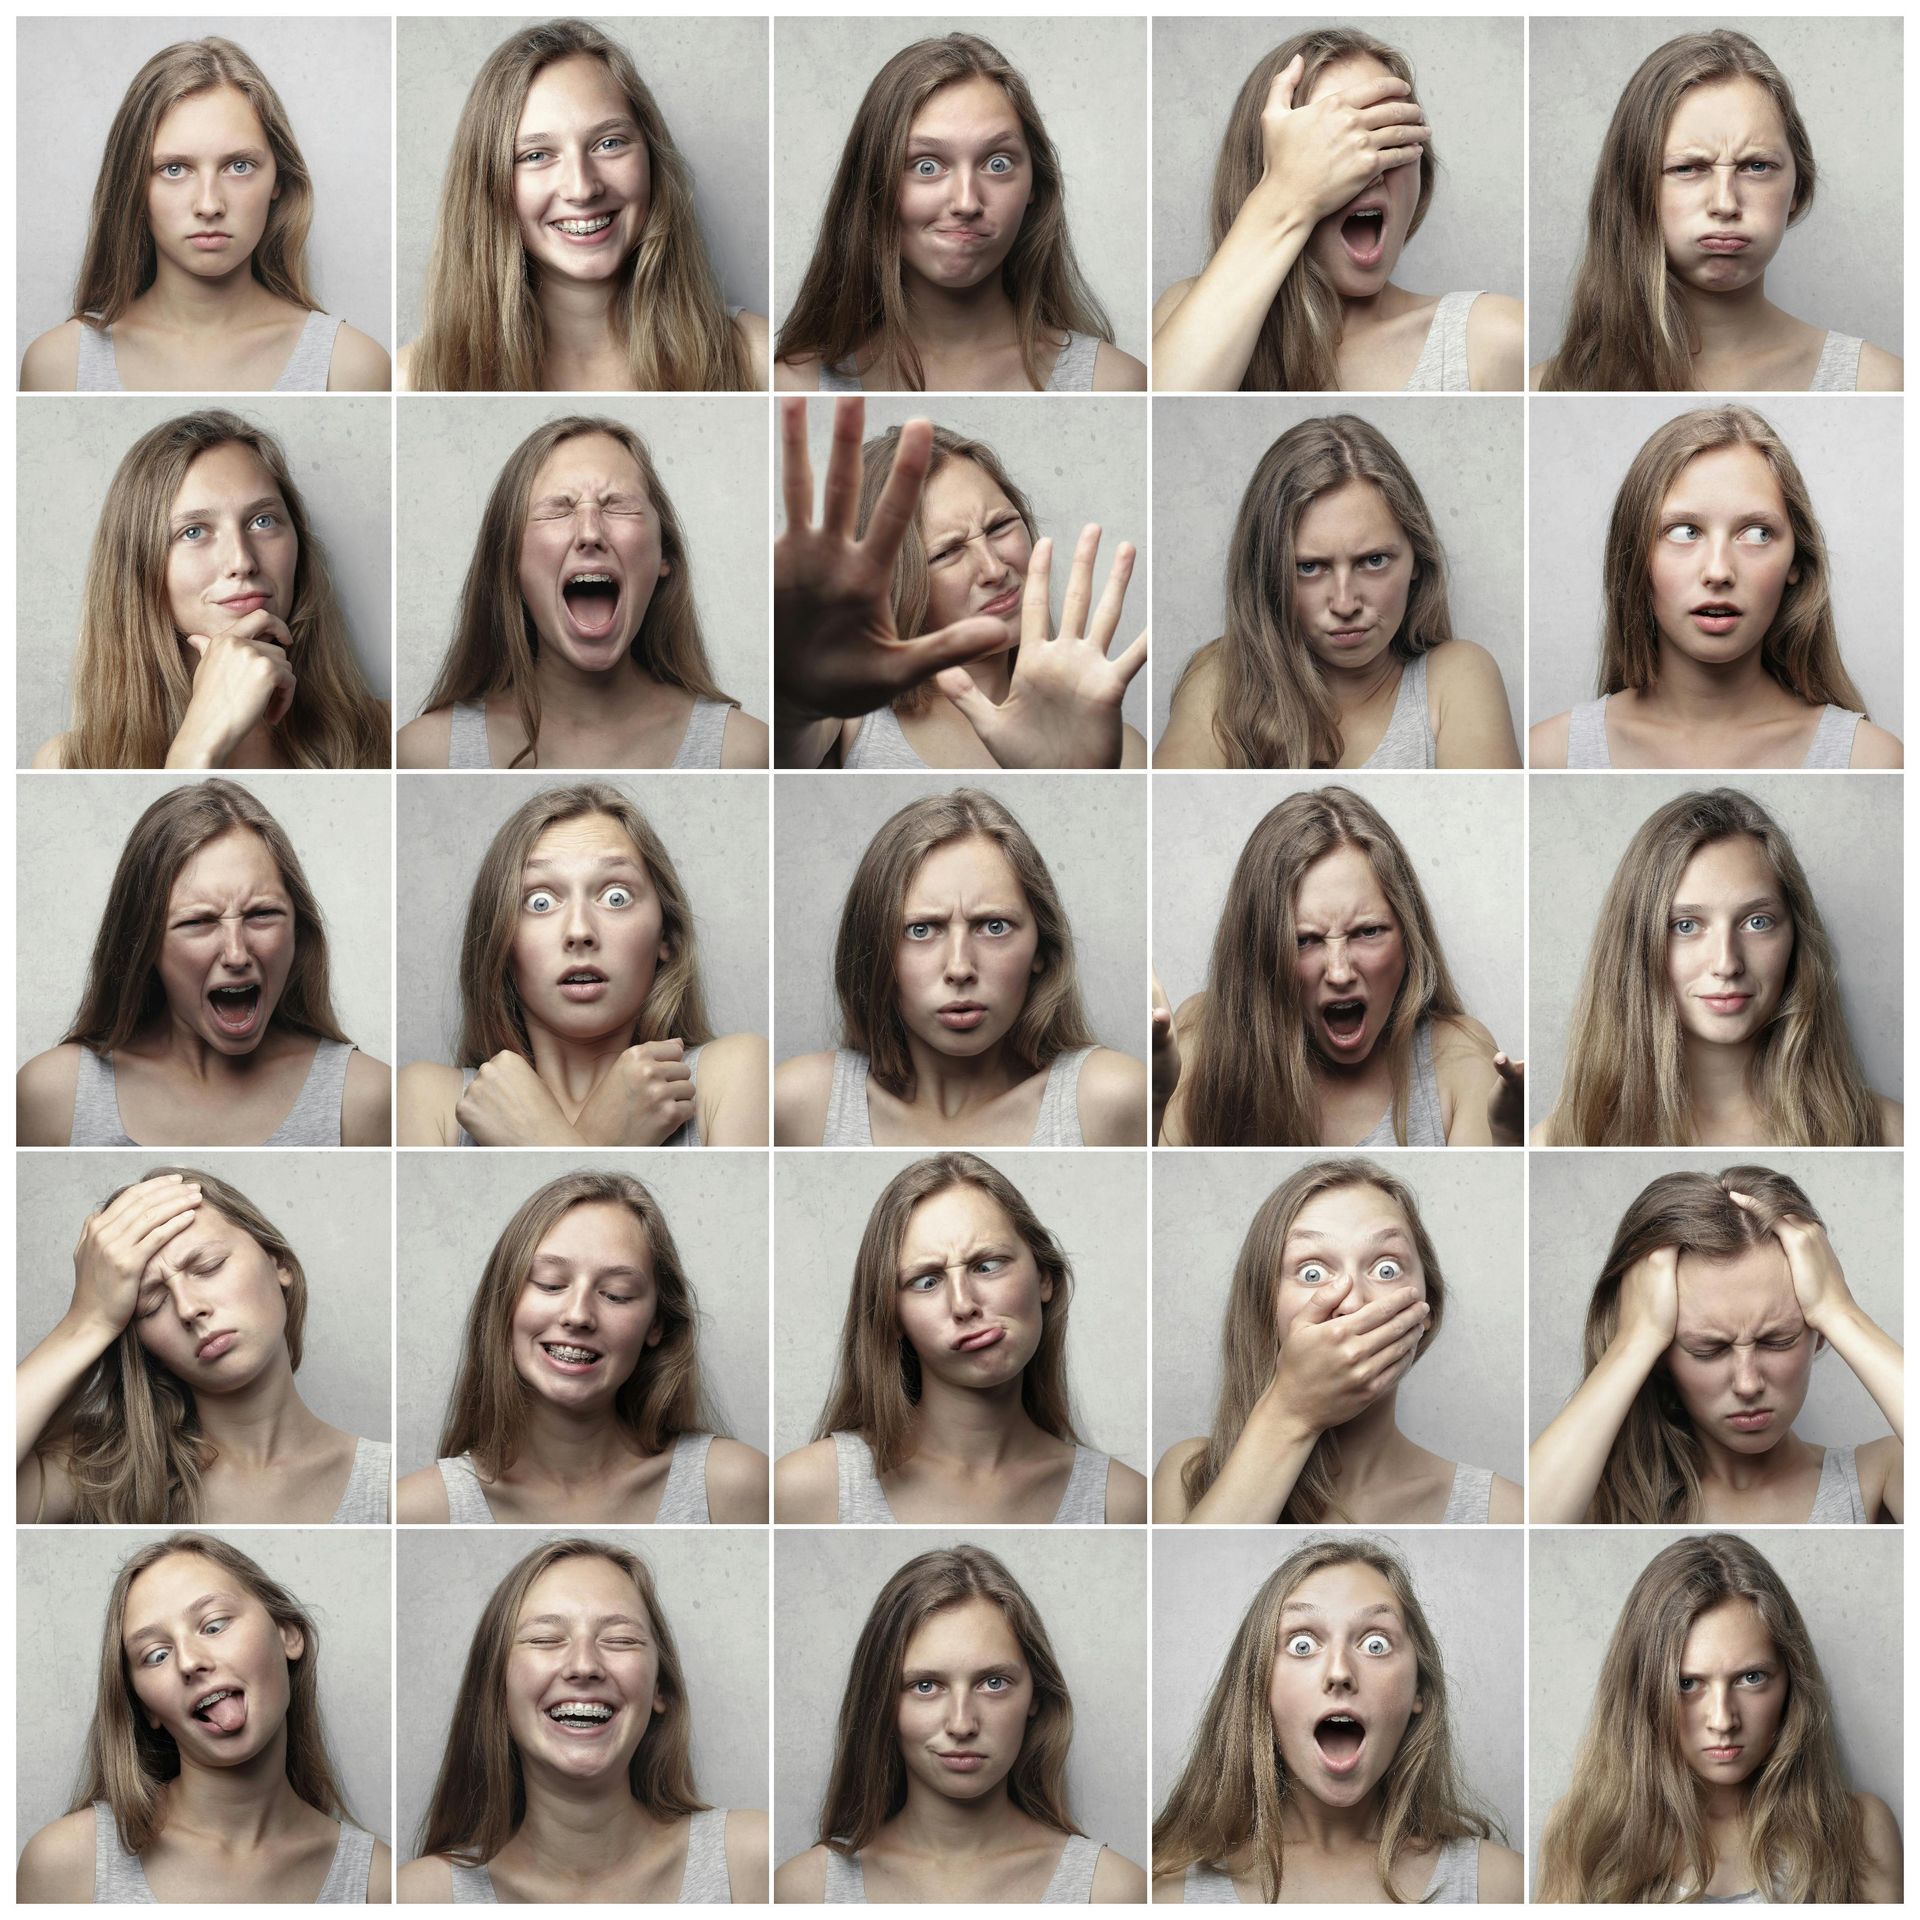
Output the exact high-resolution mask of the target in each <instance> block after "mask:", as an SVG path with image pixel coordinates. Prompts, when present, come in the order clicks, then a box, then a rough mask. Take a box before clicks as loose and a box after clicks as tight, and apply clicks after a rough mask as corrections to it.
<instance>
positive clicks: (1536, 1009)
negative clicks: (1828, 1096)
mask: <svg viewBox="0 0 1920 1920" xmlns="http://www.w3.org/2000/svg"><path fill="white" fill-rule="evenodd" d="M1723 784H1725V785H1732V786H1733V787H1735V788H1737V789H1738V790H1739V791H1740V792H1742V793H1744V794H1747V795H1749V796H1750V797H1751V798H1753V799H1755V800H1757V801H1759V803H1760V804H1761V805H1762V806H1763V807H1765V808H1766V810H1767V811H1768V812H1769V813H1770V814H1772V815H1773V817H1774V819H1775V820H1776V821H1778V822H1779V824H1780V826H1781V827H1782V828H1783V829H1784V831H1785V832H1786V835H1787V838H1788V839H1789V840H1791V841H1792V842H1793V850H1794V852H1795V854H1796V855H1798V857H1799V861H1800V865H1801V868H1802V870H1803V871H1804V872H1805V873H1806V875H1807V881H1808V884H1809V885H1810V886H1811V887H1812V888H1813V898H1814V904H1815V905H1816V906H1817V907H1818V908H1819V909H1820V919H1821V923H1822V924H1823V925H1824V926H1825V927H1826V930H1827V939H1828V940H1829V942H1830V943H1831V944H1832V947H1833V951H1834V957H1835V959H1836V961H1837V963H1838V966H1839V973H1840V1002H1841V1005H1842V1007H1843V1008H1844V1010H1845V1012H1846V1016H1847V1031H1848V1032H1849V1033H1850V1034H1851V1035H1852V1036H1853V1047H1854V1053H1855V1056H1856V1057H1857V1058H1858V1060H1859V1062H1860V1070H1861V1072H1863V1073H1864V1074H1865V1075H1866V1078H1867V1084H1868V1085H1869V1086H1870V1087H1872V1088H1873V1090H1874V1091H1875V1092H1876V1093H1884V1094H1886V1095H1887V1096H1888V1098H1889V1099H1893V1100H1898V1099H1899V1098H1900V1097H1901V1087H1902V1085H1903V1081H1902V1077H1901V1062H1902V1060H1903V1059H1904V1057H1905V1056H1904V1055H1903V1054H1902V1052H1901V1034H1902V1032H1903V1030H1904V1025H1905V1008H1906V1003H1905V997H1904V994H1903V992H1902V988H1901V972H1900V953H1901V928H1902V926H1903V924H1904V922H1903V921H1902V919H1901V899H1902V892H1901V875H1902V867H1901V859H1900V780H1899V777H1898V776H1897V775H1892V774H1889V775H1873V774H1851V775H1849V776H1848V777H1847V778H1846V779H1844V780H1839V779H1833V780H1806V779H1802V778H1800V777H1799V776H1798V775H1795V774H1791V773H1742V774H1738V775H1735V776H1734V777H1733V778H1732V779H1731V780H1730V781H1727V782H1722V781H1718V780H1715V779H1714V778H1713V776H1711V775H1709V774H1699V773H1693V774H1678V773H1608V774H1577V773H1571V774H1559V773H1547V774H1534V775H1532V776H1530V777H1529V780H1528V786H1529V792H1528V795H1527V798H1528V801H1529V802H1530V805H1529V808H1528V817H1529V821H1530V824H1531V830H1532V841H1531V849H1532V852H1531V861H1530V867H1531V880H1532V886H1531V891H1530V894H1529V911H1530V913H1531V915H1532V943H1531V958H1530V963H1529V964H1530V968H1531V978H1530V986H1531V988H1532V995H1531V1002H1530V1006H1529V1015H1530V1026H1531V1032H1530V1036H1529V1038H1530V1045H1531V1051H1530V1052H1529V1053H1528V1055H1527V1107H1528V1111H1529V1113H1530V1115H1531V1117H1532V1119H1534V1120H1541V1119H1544V1118H1545V1117H1546V1115H1547V1114H1548V1113H1550V1112H1551V1111H1552V1109H1553V1103H1554V1101H1555V1100H1556V1099H1557V1098H1558V1097H1559V1093H1560V1076H1561V1074H1562V1073H1564V1072H1565V1070H1566V1062H1567V1031H1568V1028H1569V1026H1570V1025H1571V1023H1572V1020H1573V1007H1574V1002H1575V1001H1576V1000H1577V999H1578V998H1579V994H1580V981H1581V977H1582V975H1583V974H1584V973H1585V971H1586V964H1587V949H1588V948H1589V947H1590V946H1591V945H1592V942H1593V929H1594V925H1595V922H1596V921H1597V920H1598V919H1599V917H1600V903H1601V901H1602V900H1604V899H1605V898H1606V892H1607V888H1608V887H1609V886H1611V885H1612V883H1613V876H1614V871H1615V869H1616V868H1617V867H1618V866H1619V864H1620V859H1621V856H1622V855H1623V854H1624V853H1625V852H1626V850H1627V844H1628V842H1629V841H1631V840H1632V838H1633V836H1634V835H1635V834H1636V833H1637V832H1638V831H1639V830H1640V828H1641V827H1642V826H1643V825H1644V824H1645V822H1646V820H1647V818H1648V816H1649V815H1651V814H1653V813H1655V812H1656V811H1658V809H1659V808H1661V807H1663V806H1665V805H1666V803H1667V802H1668V801H1669V800H1673V799H1676V798H1678V796H1679V795H1681V794H1683V793H1701V792H1705V791H1707V790H1708V789H1710V788H1712V787H1715V786H1718V785H1723Z"/></svg>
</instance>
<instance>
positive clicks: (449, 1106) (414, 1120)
mask: <svg viewBox="0 0 1920 1920" xmlns="http://www.w3.org/2000/svg"><path fill="white" fill-rule="evenodd" d="M465 1084H466V1082H465V1078H464V1076H463V1075H462V1074H461V1071H460V1069H459V1068H458V1067H448V1066H443V1065H441V1063H440V1062H439V1061H438V1060H415V1061H412V1062H410V1063H409V1064H408V1065H406V1066H404V1067H402V1068H401V1069H400V1080H399V1096H400V1097H399V1101H398V1106H399V1110H400V1144H401V1145H402V1146H403V1147H450V1146H452V1145H453V1144H454V1143H455V1142H456V1141H457V1140H458V1139H459V1138H460V1132H459V1129H458V1128H457V1127H456V1126H455V1125H454V1121H453V1115H454V1109H455V1108H456V1107H458V1106H459V1104H460V1092H461V1089H462V1087H463V1086H464V1085H465Z"/></svg>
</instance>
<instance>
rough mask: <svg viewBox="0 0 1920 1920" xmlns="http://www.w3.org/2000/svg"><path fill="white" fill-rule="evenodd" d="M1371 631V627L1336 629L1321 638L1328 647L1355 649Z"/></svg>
mask: <svg viewBox="0 0 1920 1920" xmlns="http://www.w3.org/2000/svg"><path fill="white" fill-rule="evenodd" d="M1372 631H1373V629H1372V628H1371V627H1336V628H1335V629H1334V630H1333V632H1331V633H1329V634H1326V635H1324V636H1323V637H1324V638H1325V640H1326V642H1327V644H1328V645H1329V646H1334V647H1357V646H1358V645H1359V644H1360V643H1361V642H1362V641H1363V640H1365V639H1366V637H1367V636H1368V635H1369V634H1370V633H1372Z"/></svg>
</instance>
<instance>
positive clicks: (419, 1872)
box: [398, 1853, 453, 1907]
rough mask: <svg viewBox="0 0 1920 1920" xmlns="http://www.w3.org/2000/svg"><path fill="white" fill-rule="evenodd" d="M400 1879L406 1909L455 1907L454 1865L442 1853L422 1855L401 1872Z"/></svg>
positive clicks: (408, 1863)
mask: <svg viewBox="0 0 1920 1920" xmlns="http://www.w3.org/2000/svg"><path fill="white" fill-rule="evenodd" d="M398 1879H399V1893H400V1904H401V1905H402V1906H403V1907H423V1906H441V1907H445V1906H451V1905H452V1904H453V1866H452V1863H451V1862H450V1861H449V1860H448V1859H447V1857H446V1855H445V1854H443V1853H427V1854H422V1855H421V1856H420V1858H419V1859H418V1860H409V1861H408V1862H407V1864H406V1865H405V1866H404V1867H402V1868H401V1869H400V1872H399V1876H398Z"/></svg>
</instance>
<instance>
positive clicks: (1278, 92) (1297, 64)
mask: <svg viewBox="0 0 1920 1920" xmlns="http://www.w3.org/2000/svg"><path fill="white" fill-rule="evenodd" d="M1306 70H1307V61H1306V56H1305V55H1304V54H1299V53H1296V54H1295V55H1294V56H1293V58H1292V59H1291V60H1289V61H1288V62H1287V64H1286V65H1285V66H1284V67H1282V68H1281V69H1280V71H1279V72H1278V73H1276V74H1275V75H1274V76H1273V85H1272V86H1270V87H1269V88H1268V89H1267V105H1268V107H1269V108H1273V107H1279V108H1281V109H1283V110H1291V108H1292V106H1293V90H1294V88H1295V87H1297V86H1298V85H1299V84H1300V76H1301V75H1302V74H1303V73H1304V72H1306Z"/></svg>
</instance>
